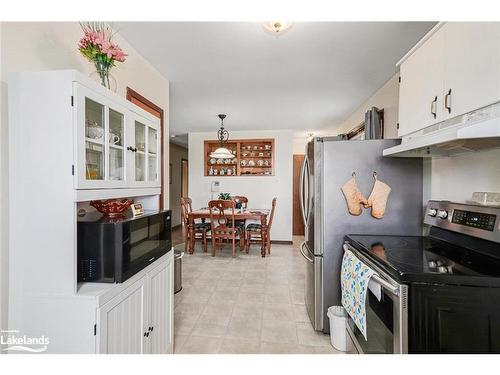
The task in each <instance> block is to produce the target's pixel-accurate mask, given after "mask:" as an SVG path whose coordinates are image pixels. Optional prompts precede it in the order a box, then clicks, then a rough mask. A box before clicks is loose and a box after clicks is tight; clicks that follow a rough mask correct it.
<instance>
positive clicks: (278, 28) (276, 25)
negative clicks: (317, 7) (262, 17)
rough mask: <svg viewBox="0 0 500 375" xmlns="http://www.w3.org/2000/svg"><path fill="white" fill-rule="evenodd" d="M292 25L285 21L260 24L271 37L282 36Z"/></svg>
mask: <svg viewBox="0 0 500 375" xmlns="http://www.w3.org/2000/svg"><path fill="white" fill-rule="evenodd" d="M292 25H293V23H292V22H287V21H269V22H262V26H263V27H264V29H265V30H266V31H268V32H270V33H271V34H273V35H283V34H284V33H286V32H287V31H288V30H289V29H290V27H292Z"/></svg>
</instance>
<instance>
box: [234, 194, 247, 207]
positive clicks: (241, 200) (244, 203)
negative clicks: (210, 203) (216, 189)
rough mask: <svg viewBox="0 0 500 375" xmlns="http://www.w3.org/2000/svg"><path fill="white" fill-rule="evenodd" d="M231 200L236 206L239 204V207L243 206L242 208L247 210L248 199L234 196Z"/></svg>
mask: <svg viewBox="0 0 500 375" xmlns="http://www.w3.org/2000/svg"><path fill="white" fill-rule="evenodd" d="M232 200H233V201H234V203H236V204H238V203H241V205H242V206H243V208H247V206H248V198H247V197H245V196H243V195H235V196H234V197H233V198H232Z"/></svg>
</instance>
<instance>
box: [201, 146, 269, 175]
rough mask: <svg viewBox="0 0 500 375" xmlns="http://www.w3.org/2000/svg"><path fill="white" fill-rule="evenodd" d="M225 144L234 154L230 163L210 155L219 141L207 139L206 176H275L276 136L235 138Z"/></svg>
mask: <svg viewBox="0 0 500 375" xmlns="http://www.w3.org/2000/svg"><path fill="white" fill-rule="evenodd" d="M224 146H225V147H227V148H228V149H229V150H230V151H231V152H232V153H233V154H234V158H233V159H229V160H230V162H228V163H226V162H225V160H224V159H213V158H210V156H209V155H210V153H211V152H212V151H214V150H215V149H216V148H218V147H220V144H219V141H215V140H208V141H205V161H204V163H205V164H204V165H205V176H217V177H233V176H274V163H275V161H274V138H263V139H233V140H230V141H228V142H225V143H224Z"/></svg>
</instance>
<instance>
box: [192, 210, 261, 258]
mask: <svg viewBox="0 0 500 375" xmlns="http://www.w3.org/2000/svg"><path fill="white" fill-rule="evenodd" d="M268 215H269V210H268V209H251V208H245V209H243V210H239V209H235V210H234V220H235V221H238V220H258V221H260V225H261V227H262V228H265V227H266V224H267V216H268ZM224 216H225V217H226V219H228V220H231V219H232V212H231V211H225V215H224ZM196 219H201V220H202V222H205V221H206V220H207V219H208V220H210V210H209V209H208V208H207V207H204V208H201V209H198V210H193V211H191V212H190V213H189V214H188V222H189V227H188V230H189V231H190V236H189V238H190V241H189V248H188V251H189V254H193V252H194V223H195V220H196ZM263 235H264V236H266V232H265V231H263ZM266 248H267V241H266V238H265V237H264V239H263V241H262V243H261V246H260V255H261V256H262V257H263V258H264V257H265V256H266Z"/></svg>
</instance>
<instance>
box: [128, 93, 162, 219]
mask: <svg viewBox="0 0 500 375" xmlns="http://www.w3.org/2000/svg"><path fill="white" fill-rule="evenodd" d="M127 100H128V101H130V102H132V103H134V104H135V105H137V106H138V107H140V108H142V109H144V110H145V111H147V112H149V113H151V114H152V115H153V116H156V117H158V118H159V119H160V150H161V152H160V157H161V161H160V168H161V173H160V185H161V191H160V210H163V208H164V203H163V201H164V199H163V198H164V194H165V193H164V192H165V167H164V159H165V145H164V134H163V133H164V132H165V127H164V125H165V122H164V112H163V109H162V108H161V107H159V106H157V105H156V104H154V103H153V102H152V101H150V100H149V99H147V98H145V97H144V96H142V95H141V94H139V93H138V92H137V91H135V90H133V89H131V88H130V87H128V86H127ZM134 101H137V102H139V103H141V104H142V105H139V104H138V103H136V102H134Z"/></svg>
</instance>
